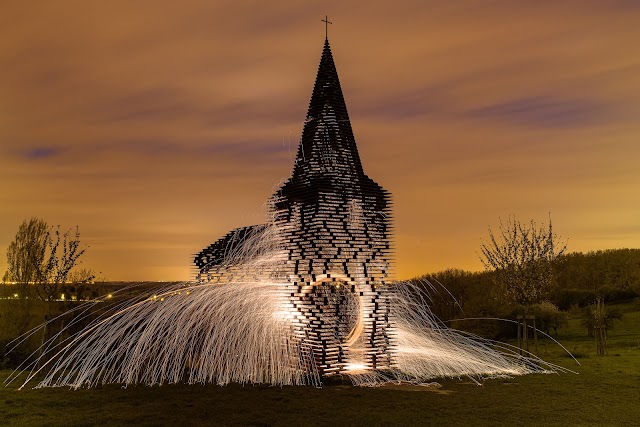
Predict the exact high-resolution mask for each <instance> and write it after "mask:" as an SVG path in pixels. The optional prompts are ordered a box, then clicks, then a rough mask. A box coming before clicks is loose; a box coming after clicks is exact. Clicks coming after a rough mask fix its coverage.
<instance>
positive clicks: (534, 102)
mask: <svg viewBox="0 0 640 427" xmlns="http://www.w3.org/2000/svg"><path fill="white" fill-rule="evenodd" d="M605 114H606V106H605V105H604V104H602V103H600V102H596V101H592V100H588V99H561V98H554V97H551V96H531V97H525V98H517V99H513V100H510V101H506V102H501V103H495V104H490V105H486V106H484V107H480V108H476V109H472V110H468V111H466V112H465V113H464V115H465V116H467V117H472V118H479V119H490V120H496V121H503V122H508V123H513V124H520V125H526V126H532V127H540V128H547V127H583V126H588V125H592V124H594V123H596V122H599V121H601V120H603V119H604V118H605Z"/></svg>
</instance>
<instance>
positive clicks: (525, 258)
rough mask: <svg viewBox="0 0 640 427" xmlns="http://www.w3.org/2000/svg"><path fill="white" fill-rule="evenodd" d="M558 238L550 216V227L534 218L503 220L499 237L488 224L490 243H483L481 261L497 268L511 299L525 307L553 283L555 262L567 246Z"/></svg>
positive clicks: (487, 266)
mask: <svg viewBox="0 0 640 427" xmlns="http://www.w3.org/2000/svg"><path fill="white" fill-rule="evenodd" d="M557 240H558V236H557V235H556V234H554V232H553V225H552V223H551V218H549V225H548V226H544V225H543V226H540V227H538V226H537V225H536V223H535V222H534V221H533V220H532V221H530V222H529V224H524V223H521V222H519V221H517V220H516V219H515V218H514V219H513V220H512V219H508V220H507V221H506V222H503V221H502V220H500V232H499V234H498V235H497V237H496V234H494V232H493V230H492V229H491V227H489V242H484V241H483V242H482V246H481V250H482V256H481V257H480V260H481V261H482V263H483V264H484V266H485V268H486V269H487V270H495V273H496V278H497V280H498V281H499V282H500V283H501V284H503V285H504V290H505V294H506V296H507V297H508V298H509V299H511V300H513V301H515V302H516V303H518V304H521V305H523V306H527V305H530V304H535V303H539V302H541V301H542V300H543V298H544V297H545V296H546V293H547V291H548V290H549V288H550V286H551V284H552V282H553V266H554V262H555V261H556V259H557V258H558V257H559V256H561V255H562V254H564V253H565V251H566V249H567V245H566V243H563V242H559V243H558V242H557Z"/></svg>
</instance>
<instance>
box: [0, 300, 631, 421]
mask: <svg viewBox="0 0 640 427" xmlns="http://www.w3.org/2000/svg"><path fill="white" fill-rule="evenodd" d="M620 308H621V309H622V310H623V311H624V312H625V314H624V318H623V320H622V322H619V323H618V325H616V328H615V329H614V330H612V331H610V334H609V341H608V355H607V356H596V354H595V342H594V341H593V340H592V339H589V338H588V337H586V334H585V331H584V330H583V328H581V327H580V319H579V318H578V317H575V318H572V319H571V320H570V322H569V326H568V327H566V328H564V329H560V331H559V340H560V341H561V342H562V343H563V344H564V345H565V346H566V347H567V348H568V349H569V350H571V351H572V352H574V353H575V354H576V355H577V356H579V361H580V363H581V366H578V365H576V364H575V362H573V360H572V359H570V358H568V357H565V356H563V355H562V353H561V349H560V348H559V347H557V346H555V345H553V344H552V343H551V341H549V340H543V341H542V342H541V346H540V356H542V357H543V358H544V359H546V360H548V361H550V362H553V363H556V364H559V365H562V366H564V367H566V368H569V369H572V370H574V371H576V372H577V373H578V374H577V375H576V374H570V373H566V374H561V375H556V374H551V375H542V374H540V375H528V376H524V377H514V378H510V379H494V380H487V381H485V382H484V383H483V385H482V386H478V385H475V384H474V383H472V382H471V381H469V380H468V379H465V378H461V379H446V380H440V381H439V383H440V385H441V386H440V387H417V386H390V387H383V388H359V387H352V386H351V385H349V384H348V383H347V382H345V383H343V384H340V383H339V382H335V383H332V384H331V385H327V386H325V387H324V388H322V389H315V388H312V387H283V388H280V387H267V386H244V387H243V386H239V385H230V386H226V387H219V386H214V385H207V386H188V385H181V384H179V385H169V386H162V387H145V386H137V387H129V388H127V389H123V388H121V387H119V386H117V385H110V386H104V387H101V388H96V389H89V390H78V391H71V390H67V389H44V390H32V389H25V390H22V391H17V390H16V388H17V385H16V384H12V385H10V386H9V387H6V388H1V389H0V424H1V425H6V426H46V425H52V426H57V425H65V426H75V425H78V426H80V425H83V426H103V425H116V426H120V425H136V426H157V425H195V426H198V425H230V426H234V425H237V426H241V425H242V426H243V425H250V426H271V425H273V426H278V425H283V426H284V425H300V426H304V425H309V426H316V425H317V426H329V425H356V426H357V425H366V426H378V425H380V426H385V425H438V426H447V425H456V426H459V425H479V426H482V425H488V426H496V425H505V426H506V425H535V426H538V425H544V426H554V425H558V426H559V425H562V426H573V425H594V426H607V425H619V426H632V425H640V404H639V403H638V402H640V307H639V306H638V304H637V303H636V304H625V305H622V306H620ZM8 374H9V371H3V372H1V373H0V377H1V379H2V380H4V378H6V376H7V375H8Z"/></svg>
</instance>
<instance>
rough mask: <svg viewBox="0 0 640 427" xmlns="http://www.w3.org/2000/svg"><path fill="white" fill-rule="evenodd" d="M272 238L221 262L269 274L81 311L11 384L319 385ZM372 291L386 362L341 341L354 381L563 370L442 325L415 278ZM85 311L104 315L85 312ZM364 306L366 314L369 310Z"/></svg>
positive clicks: (271, 234) (173, 288) (271, 232)
mask: <svg viewBox="0 0 640 427" xmlns="http://www.w3.org/2000/svg"><path fill="white" fill-rule="evenodd" d="M278 239H279V237H278V233H277V230H275V227H270V228H269V227H267V229H266V230H265V232H264V233H263V234H262V235H261V236H259V237H254V238H253V240H252V241H250V242H248V243H247V245H245V246H246V247H241V248H240V249H239V250H238V251H236V252H234V253H233V254H231V255H230V256H229V258H228V259H227V260H226V262H227V263H228V268H229V270H230V271H231V270H232V269H233V270H232V271H236V272H240V273H242V272H243V271H247V272H255V271H267V272H269V273H270V276H268V279H258V280H235V279H231V280H228V281H227V282H225V283H220V284H202V283H181V284H177V285H170V286H167V287H165V288H164V289H163V290H161V291H155V292H154V293H149V294H147V295H143V296H135V297H132V299H130V300H128V301H125V302H118V301H122V299H120V298H112V297H113V294H109V295H107V296H106V297H103V298H100V299H96V300H93V301H91V302H88V303H85V304H83V305H81V306H79V307H78V308H77V309H75V310H77V312H76V313H75V316H74V317H73V320H71V321H70V322H69V323H66V325H67V326H66V328H67V331H72V330H73V329H72V328H74V327H75V326H76V324H77V323H78V322H81V321H83V320H85V319H86V320H90V323H89V325H88V326H86V327H85V328H84V329H82V330H81V331H80V332H77V333H74V334H70V336H68V338H63V337H65V336H66V335H65V334H63V333H60V334H58V335H57V336H54V337H52V338H51V339H50V340H49V341H47V342H46V343H44V345H43V346H42V347H41V350H42V352H37V353H36V354H41V356H40V357H39V358H37V359H36V360H35V361H33V362H30V363H27V362H25V364H24V366H21V367H20V368H19V369H18V370H17V371H16V372H14V373H13V374H12V375H10V376H9V377H8V378H7V380H6V382H11V381H13V380H15V379H16V378H17V377H18V375H19V374H20V373H21V372H24V371H30V373H29V375H28V376H27V377H26V380H25V382H24V383H23V385H22V387H24V385H26V384H27V383H28V382H29V381H31V380H32V379H33V378H34V377H35V376H36V375H39V374H43V375H44V377H43V379H42V380H41V382H40V383H39V384H38V385H37V387H55V386H67V387H71V388H80V387H91V386H97V385H99V384H105V383H121V384H136V383H142V384H148V385H154V384H165V383H176V382H187V383H191V384H192V383H215V384H227V383H229V382H238V383H243V384H244V383H268V384H273V385H302V384H311V385H315V386H320V385H321V384H322V382H321V377H320V374H319V370H318V367H317V360H318V359H317V358H316V357H315V356H314V350H313V348H312V347H310V346H309V345H306V344H305V341H304V337H305V328H308V327H309V325H306V324H303V323H301V320H300V319H303V318H304V316H303V315H302V313H301V312H299V311H298V310H299V309H298V308H296V307H295V306H294V305H293V304H292V303H291V299H290V298H291V288H290V286H291V283H290V282H288V278H287V277H282V276H280V277H279V276H278V274H277V272H278V268H279V266H282V265H283V264H284V263H283V252H282V251H280V249H279V246H278V242H279V241H280V240H278ZM285 258H286V257H285ZM238 277H241V274H239V275H238ZM354 286H355V285H354ZM379 289H380V292H383V293H384V297H385V300H386V301H389V304H390V307H389V308H390V322H391V330H390V331H389V332H390V334H389V336H390V342H389V344H388V345H389V348H390V350H391V354H392V355H393V356H392V359H391V365H390V366H389V367H387V368H386V369H384V370H380V369H378V370H375V371H374V370H371V369H370V368H369V366H370V365H369V361H368V359H367V357H368V356H367V353H366V349H365V347H364V346H363V344H362V342H361V341H362V339H360V340H354V341H353V343H349V344H348V345H347V344H345V346H347V348H345V357H346V358H347V360H346V365H345V366H344V368H345V373H346V374H347V375H349V376H350V377H351V379H352V381H353V383H354V384H356V385H366V386H372V385H373V386H375V385H382V384H384V383H386V382H397V381H409V382H412V383H418V384H425V383H430V382H431V381H432V380H433V379H434V378H438V377H449V376H455V377H458V376H468V377H470V378H484V377H494V376H506V375H521V374H527V373H531V372H548V370H556V371H559V370H562V368H558V367H556V366H553V365H550V364H546V363H544V362H543V361H541V360H540V359H533V358H526V357H521V356H518V355H517V354H516V352H514V351H512V350H510V349H509V348H507V347H506V345H502V347H501V348H499V349H496V348H494V347H493V346H492V345H491V343H489V342H488V341H484V340H481V339H478V338H474V339H471V338H468V337H467V336H465V335H463V334H462V333H460V332H458V331H455V330H451V329H448V328H446V327H444V326H442V325H441V323H440V322H439V321H438V320H437V319H436V318H435V317H434V316H433V315H432V314H431V313H430V311H429V309H428V306H427V304H425V301H424V299H423V300H421V298H425V296H424V294H421V291H420V290H419V289H418V288H417V287H415V286H414V285H412V284H409V283H399V284H395V285H385V286H380V287H379ZM134 295H135V294H134ZM107 299H109V300H110V301H111V302H110V305H109V304H107V303H106V302H105V300H107ZM91 308H94V309H96V308H97V309H99V310H100V311H101V313H102V315H100V316H99V317H98V318H90V317H89V315H90V310H89V309H91ZM362 310H363V311H362V313H361V316H362V317H363V318H366V317H367V316H368V313H367V312H366V310H371V308H368V309H365V308H363V309H362ZM91 319H93V320H91ZM38 331H39V330H38V329H35V330H34V331H32V332H31V333H32V334H35V333H37V332H38ZM359 336H361V337H364V336H365V333H362V334H360V335H359ZM26 337H28V336H25V337H23V338H21V339H22V340H24V339H26Z"/></svg>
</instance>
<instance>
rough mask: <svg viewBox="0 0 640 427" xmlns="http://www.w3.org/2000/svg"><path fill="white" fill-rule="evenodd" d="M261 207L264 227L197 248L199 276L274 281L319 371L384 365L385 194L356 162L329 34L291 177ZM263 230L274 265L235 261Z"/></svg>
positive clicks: (387, 358) (387, 350) (388, 348)
mask: <svg viewBox="0 0 640 427" xmlns="http://www.w3.org/2000/svg"><path fill="white" fill-rule="evenodd" d="M268 213H269V223H268V224H263V225H255V226H250V227H243V228H238V229H236V230H233V231H231V232H230V233H229V234H227V235H226V236H224V237H223V238H221V239H219V240H218V241H217V242H215V243H213V244H211V245H210V246H208V247H207V248H205V249H203V250H202V251H201V252H199V253H198V254H197V255H196V256H195V259H194V262H195V266H196V268H197V278H198V280H199V281H200V282H205V283H224V282H227V281H241V280H243V279H245V280H268V281H272V282H273V283H274V286H278V287H279V292H282V293H283V294H284V295H286V297H287V299H288V301H289V307H288V312H289V313H290V317H291V319H292V321H293V324H294V325H295V329H296V330H295V336H296V337H297V338H298V339H299V345H300V351H301V352H303V353H307V354H309V355H312V357H310V358H308V360H311V363H314V364H315V366H314V369H317V370H318V371H319V372H320V373H321V374H323V375H330V374H335V373H340V372H342V371H357V370H371V369H384V368H390V367H392V365H393V327H392V321H391V319H390V311H389V307H390V304H389V300H388V298H389V297H388V296H387V295H386V292H385V289H386V286H385V285H386V284H387V283H388V281H389V278H390V273H391V268H392V245H391V241H390V233H391V201H390V194H389V192H387V191H386V190H384V189H383V188H382V187H381V186H380V185H378V184H376V183H375V182H374V181H373V180H372V179H371V178H369V177H368V176H367V175H366V174H365V173H364V171H363V169H362V164H361V162H360V157H359V155H358V149H357V147H356V142H355V138H354V136H353V131H352V129H351V123H350V121H349V115H348V113H347V107H346V104H345V101H344V97H343V95H342V90H341V88H340V81H339V79H338V73H337V70H336V66H335V64H334V60H333V56H332V53H331V48H330V46H329V41H328V39H327V38H325V42H324V49H323V52H322V58H321V60H320V65H319V68H318V73H317V77H316V81H315V86H314V88H313V94H312V96H311V101H310V103H309V110H308V113H307V117H306V120H305V122H304V129H303V132H302V138H301V142H300V146H299V148H298V153H297V157H296V160H295V164H294V168H293V173H292V176H291V178H289V179H288V180H287V181H286V182H285V183H284V184H283V185H282V187H281V188H280V189H279V190H278V191H276V193H275V194H274V195H273V196H272V197H271V198H270V199H269V201H268ZM273 230H275V232H273ZM270 232H271V233H273V236H272V238H271V240H270V241H271V242H272V244H273V245H275V246H276V247H277V248H278V250H279V253H280V254H281V255H280V260H279V261H278V262H277V263H276V264H275V267H273V266H271V267H269V268H267V269H266V270H265V269H261V268H259V267H255V268H253V271H248V270H251V269H247V262H246V261H247V259H246V256H245V257H244V258H242V263H237V265H238V268H234V257H237V256H239V254H245V255H246V254H247V253H250V254H251V255H250V256H251V257H254V258H255V257H259V256H260V249H259V248H258V249H256V248H255V246H256V242H259V241H261V239H262V240H264V239H263V236H264V233H270ZM258 246H259V245H258ZM249 261H250V260H249ZM249 264H251V263H250V262H249ZM256 265H259V264H256ZM276 284H277V285H276Z"/></svg>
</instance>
